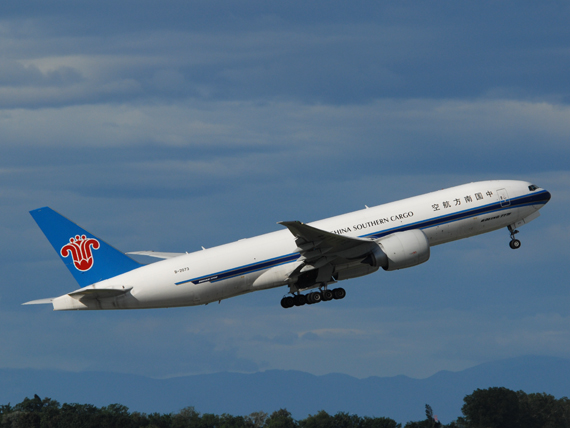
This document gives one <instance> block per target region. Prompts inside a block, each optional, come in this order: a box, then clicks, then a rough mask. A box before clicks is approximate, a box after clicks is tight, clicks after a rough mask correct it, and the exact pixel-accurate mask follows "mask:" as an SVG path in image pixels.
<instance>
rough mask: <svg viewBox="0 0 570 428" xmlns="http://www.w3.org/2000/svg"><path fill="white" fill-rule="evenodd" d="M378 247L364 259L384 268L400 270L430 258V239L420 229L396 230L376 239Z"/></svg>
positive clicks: (365, 261) (372, 264)
mask: <svg viewBox="0 0 570 428" xmlns="http://www.w3.org/2000/svg"><path fill="white" fill-rule="evenodd" d="M376 242H377V243H378V247H377V248H376V249H375V250H374V251H373V252H372V253H371V254H370V255H369V256H368V257H367V258H366V259H365V260H364V262H363V263H368V264H370V265H371V266H377V267H381V268H382V269H384V270H398V269H404V268H409V267H412V266H416V265H419V264H421V263H424V262H427V261H428V260H429V254H430V251H429V241H428V239H427V237H426V235H425V234H424V233H423V232H422V231H421V230H419V229H414V230H407V231H405V232H396V233H393V234H391V235H388V236H386V237H384V238H380V239H378V240H377V241H376Z"/></svg>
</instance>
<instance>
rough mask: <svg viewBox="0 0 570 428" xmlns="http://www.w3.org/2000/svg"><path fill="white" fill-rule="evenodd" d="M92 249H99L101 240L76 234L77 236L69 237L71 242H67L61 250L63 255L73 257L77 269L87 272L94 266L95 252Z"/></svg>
mask: <svg viewBox="0 0 570 428" xmlns="http://www.w3.org/2000/svg"><path fill="white" fill-rule="evenodd" d="M91 249H94V250H98V249H99V241H97V240H96V239H93V238H87V237H86V236H85V235H81V236H79V235H75V238H73V237H72V238H69V244H65V245H64V246H63V247H62V248H61V250H60V254H61V257H64V258H65V257H69V256H70V255H71V258H72V259H73V264H74V265H75V268H76V269H77V270H80V271H81V272H86V271H88V270H89V269H91V268H92V267H93V254H92V253H91Z"/></svg>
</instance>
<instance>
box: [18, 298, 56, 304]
mask: <svg viewBox="0 0 570 428" xmlns="http://www.w3.org/2000/svg"><path fill="white" fill-rule="evenodd" d="M54 299H56V297H48V298H47V299H39V300H32V301H31V302H26V303H22V305H46V304H48V303H53V300H54Z"/></svg>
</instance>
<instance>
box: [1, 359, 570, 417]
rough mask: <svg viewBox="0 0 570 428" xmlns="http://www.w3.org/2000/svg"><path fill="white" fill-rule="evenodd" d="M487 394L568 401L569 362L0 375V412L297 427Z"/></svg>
mask: <svg viewBox="0 0 570 428" xmlns="http://www.w3.org/2000/svg"><path fill="white" fill-rule="evenodd" d="M492 386H504V387H507V388H510V389H512V390H523V391H525V392H527V393H532V392H546V393H548V394H552V395H554V396H555V397H556V398H561V397H563V396H570V360H567V359H561V358H554V357H537V356H526V357H519V358H512V359H507V360H501V361H495V362H490V363H485V364H481V365H478V366H476V367H472V368H470V369H467V370H463V371H460V372H449V371H441V372H438V373H436V374H435V375H433V376H431V377H429V378H426V379H412V378H409V377H406V376H395V377H369V378H366V379H357V378H354V377H351V376H348V375H343V374H328V375H324V376H315V375H312V374H309V373H304V372H300V371H293V370H268V371H266V372H259V373H253V374H242V373H227V372H223V373H214V374H207V375H195V376H184V377H177V378H172V379H151V378H148V377H144V376H137V375H129V374H120V373H108V372H80V373H72V372H64V371H52V370H29V369H0V404H7V403H11V404H12V405H14V404H16V403H19V402H21V401H22V400H23V399H24V397H26V396H27V397H32V396H33V395H34V394H38V395H39V396H40V397H42V398H44V397H50V398H52V399H54V400H57V401H59V402H60V403H82V404H85V403H88V404H94V405H96V406H98V407H100V406H105V405H108V404H112V403H120V404H124V405H125V406H127V407H129V409H130V410H131V411H135V410H136V411H139V412H144V413H153V412H160V413H169V412H177V411H179V410H180V409H182V408H184V407H187V406H194V407H195V409H196V410H197V411H198V412H200V413H216V414H222V413H229V414H232V415H247V414H250V413H252V412H255V411H260V410H262V411H264V412H267V413H271V412H273V411H274V410H278V409H280V408H286V409H287V410H289V411H290V412H291V413H292V414H293V417H295V418H297V419H303V418H305V417H307V415H309V414H315V413H317V412H318V411H319V410H325V411H327V412H328V413H329V414H335V413H337V412H341V411H342V412H348V413H351V414H357V415H359V416H386V417H390V418H393V419H395V420H396V421H398V422H407V421H411V420H422V419H424V418H425V413H424V409H425V405H426V404H429V405H431V407H432V408H433V410H434V413H435V414H437V415H438V416H439V419H440V420H441V421H442V422H444V423H448V422H450V421H452V420H454V419H456V418H457V417H458V416H461V406H462V404H463V397H464V396H465V395H468V394H470V393H472V392H473V391H474V390H475V389H477V388H489V387H492Z"/></svg>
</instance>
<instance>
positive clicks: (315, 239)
mask: <svg viewBox="0 0 570 428" xmlns="http://www.w3.org/2000/svg"><path fill="white" fill-rule="evenodd" d="M279 224H282V225H283V226H285V227H286V228H287V229H289V231H290V232H291V233H292V234H293V236H295V238H296V239H295V243H296V244H297V251H299V253H300V254H301V259H300V261H303V262H304V263H305V265H304V267H303V268H301V270H300V272H306V271H309V270H312V269H318V268H320V267H322V266H324V265H326V264H328V263H332V264H335V261H340V260H343V261H346V260H355V259H359V258H364V257H366V256H367V255H368V254H369V253H370V252H371V251H372V250H373V249H374V247H375V246H376V245H377V244H376V243H375V242H374V241H372V240H370V239H364V238H353V237H349V236H343V235H337V234H336V233H331V232H327V231H326V230H321V229H317V228H316V227H312V226H309V225H307V224H305V223H301V222H300V221H280V222H279Z"/></svg>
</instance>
